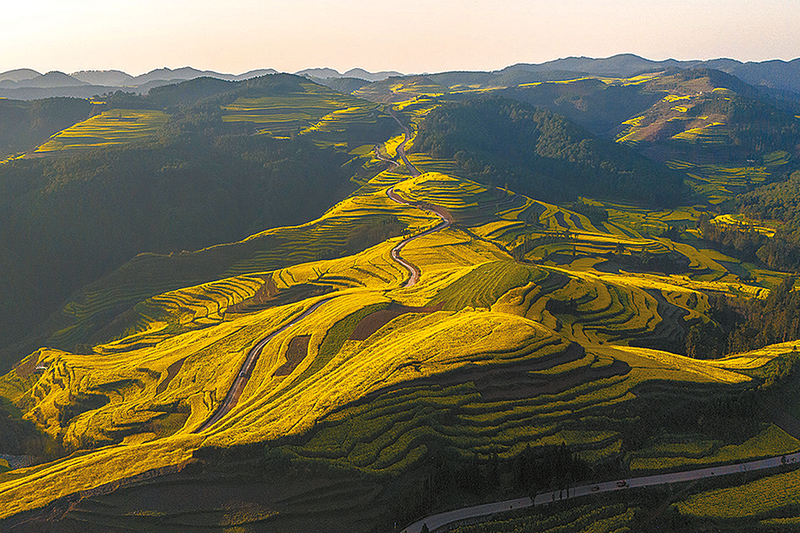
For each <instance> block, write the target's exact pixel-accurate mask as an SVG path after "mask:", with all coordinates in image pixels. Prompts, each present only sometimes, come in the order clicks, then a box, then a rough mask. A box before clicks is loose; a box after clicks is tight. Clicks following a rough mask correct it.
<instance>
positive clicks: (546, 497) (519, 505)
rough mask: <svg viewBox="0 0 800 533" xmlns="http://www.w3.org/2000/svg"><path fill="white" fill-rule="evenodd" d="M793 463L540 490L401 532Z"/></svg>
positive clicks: (784, 458)
mask: <svg viewBox="0 0 800 533" xmlns="http://www.w3.org/2000/svg"><path fill="white" fill-rule="evenodd" d="M792 464H794V465H797V464H800V452H798V453H792V454H787V455H780V456H777V457H770V458H768V459H759V460H756V461H747V462H743V463H737V464H732V465H725V466H713V467H710V468H701V469H699V470H685V471H683V472H673V473H672V474H658V475H654V476H643V477H636V478H631V479H623V480H619V481H606V482H603V483H593V484H590V485H581V486H578V487H573V488H570V489H566V490H560V491H552V492H545V493H542V494H538V495H537V496H536V498H535V500H531V499H530V498H518V499H516V500H506V501H502V502H494V503H487V504H484V505H476V506H474V507H464V508H462V509H456V510H454V511H448V512H446V513H439V514H435V515H431V516H428V517H425V518H423V519H422V520H419V521H417V522H414V523H413V524H411V525H410V526H408V527H407V528H405V529H404V530H403V531H402V532H401V533H419V532H420V531H421V530H422V526H423V524H424V525H425V526H427V528H428V529H429V530H430V531H435V530H436V528H439V527H442V526H444V525H446V524H450V523H453V522H458V521H461V520H468V519H470V518H478V517H481V516H489V515H493V514H496V513H501V512H505V511H511V510H513V509H523V508H526V507H531V506H534V505H544V504H547V503H553V502H556V501H561V500H567V499H572V498H580V497H583V496H588V495H590V494H599V493H601V492H610V491H614V490H625V489H628V488H635V487H652V486H654V485H664V484H667V483H680V482H683V481H694V480H698V479H704V478H710V477H718V476H725V475H728V474H736V473H740V472H753V471H756V470H765V469H768V468H777V467H780V466H783V465H792Z"/></svg>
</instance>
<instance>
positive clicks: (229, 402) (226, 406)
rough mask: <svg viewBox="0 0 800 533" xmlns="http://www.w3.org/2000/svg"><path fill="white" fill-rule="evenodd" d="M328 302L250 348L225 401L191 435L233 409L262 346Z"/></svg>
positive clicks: (313, 307)
mask: <svg viewBox="0 0 800 533" xmlns="http://www.w3.org/2000/svg"><path fill="white" fill-rule="evenodd" d="M330 300H333V297H331V298H325V299H324V300H320V301H318V302H317V303H315V304H314V305H312V306H311V307H309V308H308V309H306V310H305V311H303V312H302V313H301V314H300V315H299V316H297V317H295V318H293V319H292V320H290V321H289V322H287V323H286V324H284V325H283V326H281V327H280V328H278V329H276V330H275V331H273V332H272V333H270V334H269V335H267V336H266V337H264V338H263V339H261V340H260V341H258V344H256V345H255V346H253V347H252V348H250V351H248V352H247V357H245V359H244V363H242V366H241V368H240V369H239V375H238V376H236V379H234V380H233V385H231V388H230V389H229V390H228V394H226V395H225V400H223V402H222V403H221V404H220V406H219V407H218V408H217V410H216V411H214V414H212V415H211V416H210V417H209V419H208V420H206V421H205V422H204V423H203V425H202V426H200V427H199V428H197V429H195V430H194V431H193V432H192V433H200V432H201V431H205V430H207V429H208V428H210V427H211V426H213V425H214V424H216V423H217V422H219V421H220V419H221V418H222V417H223V416H225V415H227V414H228V413H229V412H230V410H231V409H233V407H234V406H235V405H236V403H237V402H238V401H239V397H240V396H241V395H242V391H243V390H244V386H245V385H247V382H248V381H249V380H250V376H251V375H252V373H253V369H254V368H255V366H256V361H258V357H259V356H260V355H261V350H263V349H264V346H266V345H267V343H268V342H269V341H271V340H272V339H273V338H275V336H276V335H278V334H280V333H283V332H284V331H286V330H287V329H288V328H290V327H292V326H294V325H295V324H297V323H298V322H300V321H301V320H303V319H304V318H305V317H307V316H308V315H310V314H311V313H313V312H314V311H316V310H317V309H319V307H320V306H321V305H322V304H324V303H325V302H329V301H330Z"/></svg>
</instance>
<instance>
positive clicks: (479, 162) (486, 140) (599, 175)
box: [414, 98, 687, 206]
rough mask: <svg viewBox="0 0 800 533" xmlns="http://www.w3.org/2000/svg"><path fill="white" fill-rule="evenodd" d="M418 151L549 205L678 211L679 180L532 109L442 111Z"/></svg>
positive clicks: (501, 103) (493, 101)
mask: <svg viewBox="0 0 800 533" xmlns="http://www.w3.org/2000/svg"><path fill="white" fill-rule="evenodd" d="M414 150H416V151H420V152H428V153H430V154H431V155H433V156H434V157H439V158H448V159H454V160H455V161H456V163H457V164H458V165H459V167H461V168H462V169H463V171H464V172H465V174H466V176H467V177H469V178H470V179H474V180H476V181H479V182H482V183H487V184H491V185H495V186H501V187H502V186H507V187H509V188H510V189H512V190H515V191H517V192H520V193H523V194H526V195H528V196H531V197H534V198H539V199H542V200H546V201H555V202H564V201H571V200H574V199H575V198H576V197H577V196H579V195H580V196H592V197H600V198H614V199H616V200H625V201H630V202H637V203H646V204H648V205H653V206H668V205H675V204H676V203H678V202H679V201H680V200H682V199H683V198H685V196H686V194H687V191H686V189H685V188H684V185H683V179H682V177H681V175H680V174H678V173H676V172H672V171H671V170H669V169H668V168H666V167H665V166H663V165H661V164H660V163H657V162H655V161H652V160H650V159H647V158H645V157H644V156H641V155H639V154H637V153H636V152H634V151H633V150H631V149H629V148H627V147H625V146H620V145H618V144H616V143H614V142H612V141H608V140H605V139H601V138H599V137H596V136H594V135H592V134H591V133H589V132H587V131H586V130H584V129H583V128H581V127H580V126H577V125H576V124H573V123H572V122H570V121H569V120H567V119H566V118H564V117H563V116H560V115H556V114H555V113H553V112H551V111H548V110H546V109H542V108H536V107H533V106H531V105H529V104H525V103H521V102H515V101H512V100H506V99H501V98H484V99H478V100H470V101H467V102H463V103H449V104H444V105H442V106H441V107H438V108H436V109H434V110H433V111H431V112H430V114H429V115H428V117H427V118H426V120H425V121H424V122H423V123H422V124H421V125H420V127H419V133H418V135H417V139H416V141H415V143H414Z"/></svg>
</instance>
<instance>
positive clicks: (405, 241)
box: [0, 69, 800, 532]
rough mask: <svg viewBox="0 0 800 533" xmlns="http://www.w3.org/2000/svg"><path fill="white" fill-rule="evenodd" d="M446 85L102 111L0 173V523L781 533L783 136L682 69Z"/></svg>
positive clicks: (789, 157) (211, 89) (790, 305)
mask: <svg viewBox="0 0 800 533" xmlns="http://www.w3.org/2000/svg"><path fill="white" fill-rule="evenodd" d="M457 74H458V73H450V74H447V75H444V74H442V75H431V76H429V77H416V76H409V77H397V78H389V79H388V81H376V82H372V83H369V84H366V85H362V86H361V87H360V88H358V89H357V90H354V91H353V93H351V94H346V93H341V92H338V91H336V90H335V89H332V88H330V87H327V86H324V85H319V84H317V83H315V82H314V81H312V80H309V79H307V78H301V77H297V76H292V75H286V74H268V75H266V76H263V77H260V78H254V79H252V80H245V81H229V82H225V83H224V84H217V83H216V82H214V83H211V82H208V81H207V80H205V81H203V80H200V81H198V80H190V81H185V82H182V83H181V84H178V85H168V86H165V87H163V88H160V89H155V90H153V91H151V93H150V96H131V95H119V94H118V95H117V96H116V97H111V98H108V99H107V101H105V102H103V103H102V104H100V103H95V104H94V105H95V106H99V107H97V109H96V110H95V111H94V113H95V114H94V115H93V116H91V117H90V118H88V119H86V118H81V119H80V120H77V121H76V122H74V123H73V124H71V125H69V126H68V127H65V128H63V129H61V130H59V131H58V132H56V133H54V134H53V135H52V137H51V138H50V139H49V140H47V141H45V142H43V143H41V144H38V145H36V146H31V147H30V148H29V150H28V152H27V153H26V155H24V156H22V157H20V158H16V159H12V160H9V161H6V162H4V163H0V187H3V188H4V189H3V191H7V192H8V194H7V195H6V198H7V200H5V202H6V203H5V204H2V202H3V201H4V200H0V206H2V205H5V206H6V207H8V206H11V205H12V200H11V199H13V202H14V209H13V210H11V209H9V210H7V211H6V213H11V214H6V215H3V219H2V221H1V222H2V223H0V230H2V232H1V234H0V251H3V255H2V257H3V265H2V266H3V267H4V269H7V272H9V276H15V277H13V278H9V279H10V280H11V281H9V282H7V283H8V285H9V287H11V288H13V290H14V291H15V292H13V293H12V292H11V290H12V289H9V294H15V295H18V300H19V302H21V303H20V304H18V307H19V308H20V309H24V308H25V307H24V306H25V305H28V307H27V309H30V310H31V311H30V313H29V316H28V317H27V318H26V317H20V316H16V315H19V311H18V310H17V308H16V307H10V306H8V307H2V308H1V309H0V311H2V313H4V315H3V316H16V318H15V320H17V321H18V322H15V324H19V325H18V326H17V327H16V329H14V330H13V332H14V333H13V334H12V333H11V332H12V329H11V327H10V326H6V327H8V328H9V329H8V331H9V333H7V334H6V336H7V338H9V339H12V340H11V341H9V342H5V343H4V344H3V345H2V347H0V355H2V360H3V362H4V364H5V365H6V366H7V367H8V372H7V373H6V374H5V375H4V376H2V377H1V378H0V398H2V415H3V419H2V423H3V428H4V430H3V431H2V434H3V435H5V437H4V438H3V440H2V441H0V453H4V454H5V453H7V454H10V455H15V456H16V455H19V456H22V455H26V456H30V457H31V458H32V459H33V464H32V465H31V466H25V467H21V468H15V469H11V468H4V467H3V466H2V462H0V502H2V505H0V527H2V528H3V529H4V530H9V531H37V530H42V529H43V528H48V527H50V526H53V525H54V524H57V527H58V530H60V531H85V530H107V531H130V530H151V529H152V528H154V527H157V528H158V529H159V530H162V531H200V530H203V531H208V530H215V531H216V530H220V531H223V530H224V531H364V532H370V531H407V532H412V531H413V532H416V531H420V530H421V528H422V523H423V522H425V520H426V519H425V517H432V516H433V517H436V516H439V517H440V518H437V519H435V520H434V519H429V523H427V527H429V528H430V529H431V530H433V527H434V524H436V523H444V522H443V521H440V522H437V521H436V520H444V519H443V518H441V517H442V516H444V515H443V514H442V513H445V514H446V513H448V512H456V513H458V511H455V510H458V509H470V508H476V507H479V506H489V507H486V508H484V507H479V508H480V509H482V511H481V513H480V514H481V516H483V520H484V521H483V522H479V523H475V524H472V523H463V524H455V525H454V526H453V527H454V528H455V529H453V531H463V532H466V531H476V532H477V531H523V530H531V529H533V530H536V531H582V530H584V529H585V528H586V527H588V524H587V522H586V520H590V521H592V520H593V521H594V522H596V523H595V529H594V530H596V531H608V532H611V531H620V530H625V528H627V530H637V531H651V530H652V531H655V530H658V529H660V528H667V529H672V530H679V529H680V528H684V529H686V530H709V531H711V530H714V528H727V529H728V530H733V531H736V530H738V531H749V530H752V529H754V528H766V527H773V526H774V527H777V525H781V524H782V525H785V526H786V527H787V528H791V527H792V525H793V524H795V522H796V520H797V518H796V517H797V516H798V513H797V510H798V509H800V504H799V503H798V502H797V494H796V493H795V491H775V490H772V489H770V487H774V486H777V485H785V486H794V485H793V484H796V479H795V478H796V477H797V475H798V472H800V470H796V469H795V461H793V459H795V458H796V457H797V454H798V453H800V440H799V439H800V434H798V432H797V427H798V426H800V422H798V418H800V409H798V405H799V404H798V396H797V393H796V390H797V385H798V380H800V376H799V375H798V374H797V372H796V368H797V362H798V359H800V352H798V348H797V346H798V344H800V341H798V340H797V339H798V337H799V336H800V335H798V334H797V333H796V332H797V328H798V326H797V309H798V308H797V303H798V301H797V295H800V291H798V283H797V277H796V275H795V274H796V271H793V270H792V269H791V268H787V267H785V265H786V264H787V262H788V261H790V260H791V258H792V257H793V254H794V253H795V251H796V250H797V248H793V246H795V245H796V241H795V240H793V239H794V235H795V231H796V230H795V228H796V226H795V225H794V224H796V222H794V219H793V218H792V216H793V214H792V213H793V211H792V210H791V209H792V208H791V206H790V202H789V201H786V202H784V203H781V204H780V209H779V208H778V207H776V204H775V201H774V199H775V198H783V197H782V196H780V195H782V194H787V193H786V187H783V188H782V184H786V183H793V181H792V180H795V181H796V179H797V175H798V171H797V168H798V167H797V163H796V162H797V157H798V156H800V153H798V146H800V122H798V119H797V118H796V117H795V116H794V115H791V114H787V113H785V112H783V111H781V110H779V109H778V107H776V106H775V105H773V104H774V102H773V101H772V100H769V99H768V98H766V97H763V96H760V95H759V94H758V93H757V92H755V89H752V88H750V86H746V84H744V83H743V82H741V81H739V80H738V79H734V78H733V76H729V75H727V74H726V75H722V73H718V72H716V71H710V70H708V69H699V70H684V71H679V72H675V71H671V70H664V71H658V72H648V73H646V74H642V75H636V76H629V77H624V76H607V75H603V76H601V75H586V74H585V73H582V74H580V75H578V74H575V75H574V77H571V78H570V77H569V76H566V75H565V76H562V77H564V78H566V79H560V80H556V81H552V80H538V81H536V80H530V79H525V80H518V81H519V83H516V84H513V85H512V84H510V83H508V84H506V85H502V86H500V85H498V82H497V78H496V77H494V78H491V79H489V78H487V79H486V80H481V79H477V77H476V76H472V75H469V73H464V74H463V76H462V78H460V79H459V77H458V76H457ZM626 95H627V96H626ZM628 97H630V98H628ZM114 98H117V99H118V100H117V101H116V102H115V100H114ZM620 99H623V100H625V105H619V106H614V105H610V104H609V102H611V101H618V100H620ZM165 102H166V103H167V105H164V103H165ZM174 102H180V105H176V104H175V103H174ZM531 104H535V105H531ZM676 106H677V107H676ZM634 107H635V108H636V109H633V108H634ZM678 107H680V108H681V109H678ZM559 109H561V110H562V111H564V110H565V109H571V111H570V112H565V113H562V114H559ZM600 109H604V110H605V111H604V112H605V115H604V116H602V117H600V118H598V114H597V113H599V111H598V110H600ZM595 111H596V113H595ZM753 116H757V117H760V118H759V120H757V121H754V120H752V117H753ZM565 117H567V118H565ZM581 117H583V118H581ZM601 119H602V120H601ZM612 123H613V124H615V125H616V126H615V127H612V128H609V127H608V125H609V124H612ZM592 128H596V129H594V130H593V129H592ZM600 130H603V131H600ZM774 131H780V135H776V134H773V132H774ZM132 161H142V163H141V164H140V165H139V164H138V163H137V165H138V166H135V165H133V164H132V163H131V162H132ZM122 168H135V169H137V170H136V171H135V172H134V171H133V170H131V171H130V174H129V176H128V177H127V178H126V179H127V181H123V182H121V183H136V184H137V186H136V187H133V186H131V187H130V188H128V189H123V191H125V190H127V191H137V192H132V193H131V194H129V195H126V194H125V193H124V192H123V194H122V195H120V194H119V193H112V192H111V191H113V190H116V188H117V187H118V186H119V183H120V182H118V181H114V180H116V179H117V178H113V176H117V174H118V172H119V169H122ZM212 170H213V172H212ZM229 175H231V176H233V175H236V178H235V180H237V181H234V183H233V184H231V181H232V180H234V178H226V176H229ZM37 180H38V181H37ZM147 183H152V184H153V185H151V186H149V187H151V188H150V189H147V191H149V192H146V193H145V192H140V191H141V190H143V189H142V187H143V185H142V184H147ZM98 191H106V194H107V196H103V198H104V199H103V200H102V201H100V200H99V198H100V194H99V192H98ZM165 191H166V192H165ZM162 194H166V195H167V197H169V198H171V200H170V201H169V202H167V201H161V200H158V201H156V200H157V199H159V198H163V197H164V196H162ZM169 195H172V196H169ZM154 199H156V200H154ZM223 199H224V200H223ZM250 201H251V202H252V206H251V205H250V204H249V203H247V202H250ZM48 202H52V204H50V203H48ZM238 202H241V203H238ZM769 202H773V203H772V204H769ZM104 203H110V204H111V205H112V206H124V205H126V204H129V206H130V208H129V209H128V210H126V211H124V212H125V213H137V212H142V213H145V216H141V215H136V216H134V215H131V219H134V220H140V221H141V225H140V226H138V229H136V228H135V227H133V226H131V225H130V224H128V225H127V226H126V227H131V228H133V229H130V231H129V233H126V234H125V235H126V236H129V237H130V238H127V237H126V238H124V239H123V238H120V237H119V234H117V233H115V230H116V228H117V227H118V226H122V225H123V224H122V222H120V220H122V219H121V218H115V216H116V213H114V210H113V209H111V210H108V211H106V210H104V207H103V205H101V204H104ZM46 205H59V206H61V209H63V210H64V211H66V210H67V209H68V208H72V207H74V206H75V205H77V206H89V207H91V209H85V210H84V211H82V219H81V220H74V221H73V219H67V220H66V221H54V220H55V219H53V220H51V219H50V218H49V217H48V216H47V215H46V214H42V215H40V216H38V217H36V218H35V219H34V222H32V223H30V224H29V226H25V225H24V224H23V222H22V221H24V220H26V219H25V217H24V215H25V214H26V213H33V212H37V210H40V208H41V206H46ZM764 205H771V206H772V210H771V211H770V212H771V213H772V215H770V216H769V217H766V216H759V217H756V210H757V208H761V207H763V206H764ZM754 206H755V207H754ZM120 209H121V208H120ZM748 209H749V211H748ZM764 210H766V208H764ZM42 212H49V211H42ZM236 212H240V215H239V216H240V219H237V220H234V219H232V218H228V217H230V216H232V213H236ZM265 213H266V214H265ZM267 215H268V216H267ZM15 217H16V218H15ZM137 217H138V218H137ZM223 223H224V224H230V226H231V229H230V231H222V230H219V231H215V232H214V233H213V235H212V234H210V233H211V230H210V229H207V228H212V227H214V226H216V225H221V224H223ZM60 225H68V226H69V227H70V228H71V232H72V233H70V235H69V237H66V236H64V235H63V234H62V233H61V232H59V231H57V230H58V229H59V226H60ZM26 227H33V228H39V229H37V231H40V232H41V234H43V235H46V236H47V238H48V239H50V240H48V242H52V243H56V244H57V246H55V247H54V249H59V250H61V249H62V248H63V250H65V251H67V250H69V249H70V248H71V247H72V248H75V247H76V246H77V244H76V243H78V242H79V237H81V236H84V235H85V236H86V238H87V240H88V242H89V244H91V246H89V244H81V245H80V246H85V248H86V249H87V250H89V249H90V248H93V249H94V250H93V251H91V250H90V251H88V252H86V254H87V255H86V257H89V258H91V259H90V260H91V261H92V262H96V261H101V260H102V261H103V265H104V267H103V268H97V269H96V270H92V272H93V274H92V275H91V276H89V275H84V277H76V278H74V279H72V278H69V277H68V276H67V275H66V274H65V275H64V277H63V278H62V277H59V276H58V274H56V272H57V269H56V268H55V267H58V266H60V265H79V264H80V263H78V262H77V261H78V260H77V259H75V256H71V255H68V254H67V253H66V252H65V254H64V255H59V256H57V257H58V258H59V259H58V261H59V262H58V263H56V262H55V261H52V262H51V263H52V264H42V263H41V262H39V261H37V260H35V259H30V258H31V257H33V258H35V255H34V254H32V253H31V252H26V254H27V255H23V252H24V251H26V249H25V248H23V246H22V245H21V244H20V242H21V241H18V240H15V230H16V232H17V233H19V234H20V235H22V234H24V235H25V236H27V235H28V233H25V232H26V231H30V230H29V229H26V230H25V231H23V229H24V228H26ZM254 227H255V228H258V229H257V230H255V231H252V228H254ZM712 227H713V228H717V232H716V233H715V231H714V230H713V229H712ZM20 228H23V229H20ZM75 228H78V229H79V230H80V231H78V230H77V229H75ZM83 228H85V229H83ZM98 228H100V229H102V231H98ZM134 230H135V231H134ZM126 231H127V230H126ZM167 231H170V232H172V233H171V235H170V239H171V240H170V239H164V240H158V239H154V240H150V241H147V240H145V239H143V238H141V237H139V235H141V234H147V233H154V234H156V235H160V234H161V233H162V232H164V233H165V234H166V232H167ZM725 232H732V233H730V234H728V233H725ZM712 234H713V235H714V239H712V238H711V236H712ZM728 237H729V238H728ZM746 239H749V240H747V241H746V242H745V240H746ZM121 240H125V241H126V243H127V244H129V245H130V246H128V247H127V248H126V249H125V251H124V253H123V252H121V251H119V252H117V255H115V257H114V258H111V257H110V256H102V255H93V254H96V253H97V250H101V249H104V247H108V249H109V250H111V249H112V248H113V246H112V245H114V244H115V243H116V242H117V241H121ZM178 243H180V244H179V248H177V249H176V248H174V245H175V244H178ZM747 243H757V244H758V246H757V247H756V249H753V250H750V249H749V248H746V245H747V246H754V245H748V244H747ZM154 244H157V245H158V246H154ZM184 245H185V246H187V247H186V248H184V247H183V246H184ZM155 248H158V249H155ZM78 249H79V250H80V249H82V248H79V247H78ZM113 249H115V250H116V249H117V248H113ZM6 250H15V251H19V253H20V255H19V257H20V259H19V260H16V261H12V260H11V257H12V256H11V255H10V254H8V253H7V252H6ZM748 254H749V255H748ZM14 257H17V256H14ZM48 257H49V256H48ZM54 257H56V256H54ZM787 258H788V259H787ZM24 261H29V262H28V263H25V262H24ZM87 261H89V260H87ZM17 263H19V264H17ZM24 265H33V267H25V266H24ZM34 267H35V270H31V268H34ZM65 270H66V269H65ZM76 270H80V271H81V272H83V273H84V274H85V273H86V272H87V271H86V270H81V269H77V268H76ZM30 272H35V273H36V276H37V277H36V279H34V280H31V279H30ZM67 281H69V284H68V286H66V287H62V290H61V292H58V293H57V294H56V292H55V291H56V289H55V288H52V289H51V288H50V287H57V286H58V285H59V284H61V285H64V284H65V283H67ZM45 283H48V285H45ZM67 289H68V290H67ZM34 295H36V298H39V300H34V299H33V296H34ZM26 302H33V303H27V304H26ZM36 302H46V308H47V309H50V310H51V311H52V313H48V314H46V316H44V317H43V318H42V315H43V314H44V313H43V312H41V311H37V312H36V313H34V310H38V309H39V307H38V304H36ZM43 305H44V304H43ZM37 313H38V314H37ZM23 319H24V320H23ZM759 321H761V322H759ZM761 323H768V324H770V325H769V326H768V327H766V326H765V327H763V328H761V331H758V332H754V331H751V330H749V329H748V328H747V326H748V324H761ZM8 324H11V322H8ZM751 329H752V328H751ZM17 332H22V333H17ZM712 341H713V342H714V343H716V344H713V346H712ZM782 457H786V458H788V459H785V460H783V461H782V460H781V458H782ZM742 467H745V468H744V470H743V469H742ZM690 472H693V473H694V474H687V473H690ZM712 474H713V475H712ZM723 474H725V475H723ZM619 480H626V484H625V486H624V490H623V487H620V486H619V485H618V483H617V482H618V481H619ZM594 487H597V490H594ZM562 491H566V494H568V495H569V497H568V498H561V497H560V495H561V494H562ZM577 496H580V498H577ZM753 498H765V499H767V500H768V504H765V505H763V506H762V507H760V508H752V506H749V507H748V506H747V505H739V506H737V505H736V504H734V503H730V504H725V505H722V506H717V503H715V502H719V501H721V500H726V501H729V502H746V501H748V500H749V499H753ZM573 499H574V501H573ZM556 500H558V501H556ZM494 502H500V503H497V504H495V503H494ZM506 504H508V506H509V509H508V510H509V511H511V512H510V514H507V515H506V514H495V513H496V511H498V510H499V507H498V505H500V506H503V507H505V505H506ZM491 505H494V507H491ZM512 506H513V509H511V508H510V507H512ZM484 511H486V512H484ZM470 512H471V513H472V514H473V515H476V514H477V513H478V511H475V510H473V511H470ZM470 512H466V511H465V512H463V513H461V514H459V515H458V516H459V517H460V518H465V517H466V516H467V515H468V514H469V513H470ZM487 513H491V514H487ZM453 516H455V515H453ZM451 517H452V516H451ZM448 520H449V519H448ZM526 528H527V529H526ZM534 528H535V529H534Z"/></svg>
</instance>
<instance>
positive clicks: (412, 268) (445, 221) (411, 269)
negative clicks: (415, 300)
mask: <svg viewBox="0 0 800 533" xmlns="http://www.w3.org/2000/svg"><path fill="white" fill-rule="evenodd" d="M386 196H388V197H389V198H390V199H391V200H392V201H394V202H397V203H398V204H403V205H409V206H411V207H416V208H417V209H423V208H422V207H421V206H420V205H418V204H416V203H414V202H409V201H408V200H404V199H403V198H402V197H401V196H400V195H398V194H397V193H396V192H394V187H390V188H389V190H387V191H386ZM427 208H428V209H429V210H430V211H432V212H434V213H436V216H438V217H439V218H441V219H442V221H441V222H440V223H439V224H437V225H436V226H435V227H433V228H431V229H429V230H426V231H423V232H422V233H420V234H419V235H414V236H412V237H408V238H406V239H403V240H402V241H400V242H399V243H398V244H397V245H396V246H395V247H394V248H392V252H391V256H392V259H394V260H395V262H397V263H399V264H400V265H401V266H402V267H403V268H405V269H406V270H408V273H409V277H408V280H407V281H406V282H405V284H404V285H403V287H405V288H408V287H413V286H414V285H416V284H417V282H418V281H419V277H420V274H421V273H420V270H419V268H417V266H416V265H414V264H412V263H410V262H408V261H406V260H405V259H403V257H402V256H401V255H400V252H401V251H402V250H403V248H405V246H406V244H408V243H410V242H411V241H413V240H414V239H419V238H420V237H424V236H425V235H430V234H431V233H436V232H437V231H442V230H443V229H445V228H446V227H448V226H449V225H450V224H452V223H453V217H452V216H451V215H450V213H448V212H447V211H445V210H444V209H442V208H440V207H437V206H427Z"/></svg>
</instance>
